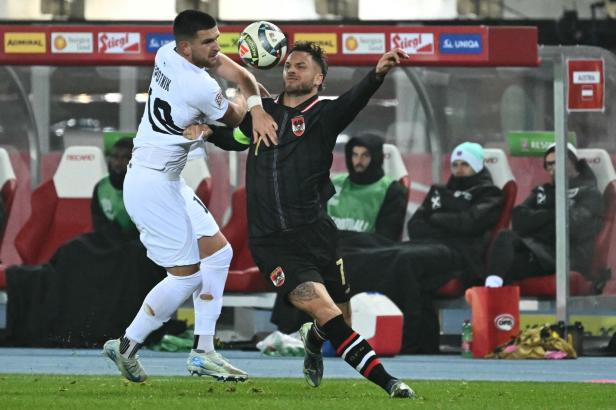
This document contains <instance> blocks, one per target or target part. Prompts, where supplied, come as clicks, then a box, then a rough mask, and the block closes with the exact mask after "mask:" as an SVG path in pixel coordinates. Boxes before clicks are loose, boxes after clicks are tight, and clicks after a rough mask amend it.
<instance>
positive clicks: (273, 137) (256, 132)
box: [250, 106, 278, 147]
mask: <svg viewBox="0 0 616 410" xmlns="http://www.w3.org/2000/svg"><path fill="white" fill-rule="evenodd" d="M250 114H251V116H252V138H253V142H254V143H255V144H256V143H258V141H259V140H262V141H263V143H264V144H265V145H266V146H268V147H269V146H270V144H274V145H277V144H278V133H277V131H278V124H276V121H274V119H273V118H272V116H271V115H269V114H268V113H266V112H265V110H264V109H263V107H261V106H255V107H253V108H252V109H251V110H250Z"/></svg>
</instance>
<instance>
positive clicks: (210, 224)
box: [180, 180, 220, 238]
mask: <svg viewBox="0 0 616 410" xmlns="http://www.w3.org/2000/svg"><path fill="white" fill-rule="evenodd" d="M180 187H181V188H180V192H181V194H182V198H183V199H184V203H185V205H186V212H188V216H189V217H190V221H191V223H192V226H193V230H194V231H195V234H196V235H197V237H198V238H200V237H202V236H214V235H215V234H216V233H217V232H218V231H219V230H220V228H219V227H218V224H217V223H216V221H215V220H214V217H213V216H212V213H211V212H210V210H209V209H208V208H207V207H206V206H205V204H204V203H203V201H201V199H199V197H198V196H197V195H196V194H195V192H194V191H193V190H192V189H191V188H190V187H189V186H188V185H186V183H185V182H184V181H183V180H182V181H180Z"/></svg>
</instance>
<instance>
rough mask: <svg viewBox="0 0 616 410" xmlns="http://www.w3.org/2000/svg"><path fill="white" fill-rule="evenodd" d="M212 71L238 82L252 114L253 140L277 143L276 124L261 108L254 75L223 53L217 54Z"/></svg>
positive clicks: (258, 90) (266, 143)
mask: <svg viewBox="0 0 616 410" xmlns="http://www.w3.org/2000/svg"><path fill="white" fill-rule="evenodd" d="M212 72H213V73H214V74H216V75H219V76H221V77H222V78H224V79H225V80H227V81H231V82H234V83H236V84H238V86H239V88H240V90H241V91H242V94H244V96H245V97H246V102H247V106H248V111H250V114H251V116H252V137H253V141H254V142H255V143H256V142H257V141H258V140H259V139H262V140H263V142H264V143H265V145H267V146H269V145H270V143H271V144H278V135H277V131H278V125H277V124H276V121H274V119H273V118H272V117H271V116H270V115H269V114H268V113H266V112H265V110H264V109H263V105H262V103H261V97H260V94H261V93H260V91H261V90H260V88H259V85H258V83H257V80H256V79H255V77H254V75H252V74H251V73H250V72H249V71H248V70H246V69H245V68H244V67H242V66H240V65H239V64H237V63H236V62H234V61H233V60H231V59H230V58H229V57H227V56H226V55H224V54H220V55H219V56H218V64H217V65H216V66H215V67H213V68H212ZM223 118H224V117H223Z"/></svg>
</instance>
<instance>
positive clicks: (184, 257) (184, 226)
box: [124, 163, 218, 268]
mask: <svg viewBox="0 0 616 410" xmlns="http://www.w3.org/2000/svg"><path fill="white" fill-rule="evenodd" d="M194 197H195V195H194V193H193V191H192V190H191V189H190V188H189V187H188V186H187V185H186V183H185V182H184V180H182V179H181V178H180V179H178V177H177V176H175V175H172V174H166V173H164V172H160V171H157V170H154V169H150V168H146V167H143V166H140V165H136V164H134V163H131V164H130V165H129V167H128V172H127V173H126V178H125V180H124V206H125V207H126V211H127V212H128V214H129V215H130V217H131V219H132V220H133V222H134V223H135V225H136V226H137V228H138V229H139V233H140V236H139V237H140V239H141V242H142V243H143V245H144V246H145V247H146V249H147V252H148V257H149V258H150V259H152V260H153V261H154V262H155V263H156V264H158V265H160V266H162V267H165V268H169V267H174V266H186V265H194V264H196V263H199V261H200V258H199V246H198V243H197V239H198V238H200V237H202V236H212V235H214V234H215V233H216V232H218V225H217V224H216V222H215V221H214V219H213V218H212V214H211V213H210V212H209V211H207V210H206V209H205V207H204V206H202V204H201V202H200V201H198V200H194V199H193V198H194ZM185 198H186V199H185ZM189 199H190V200H189Z"/></svg>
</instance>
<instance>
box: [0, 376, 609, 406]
mask: <svg viewBox="0 0 616 410" xmlns="http://www.w3.org/2000/svg"><path fill="white" fill-rule="evenodd" d="M410 385H411V386H412V387H413V388H414V389H415V391H417V393H418V394H419V396H420V398H419V399H417V400H403V399H397V400H392V399H389V398H388V397H387V395H386V394H385V392H384V391H382V390H381V389H380V388H378V387H376V386H374V385H372V384H371V383H369V382H366V381H364V380H340V379H336V380H327V379H325V380H324V381H323V385H321V387H319V388H317V389H313V388H311V387H309V386H308V385H307V384H306V383H305V381H304V380H303V379H252V380H248V381H247V382H245V383H219V382H216V381H213V380H210V379H208V378H198V377H152V378H150V379H149V380H148V381H147V382H146V383H142V384H134V383H129V382H127V381H124V380H123V379H121V378H120V377H115V376H104V377H103V376H47V375H8V374H5V375H0V408H2V409H38V410H48V409H55V408H59V409H89V408H99V409H116V408H117V409H149V410H155V409H182V410H188V409H200V410H203V409H212V410H222V409H242V410H253V409H268V410H271V409H290V410H297V409H311V410H324V409H372V410H377V409H382V408H388V409H389V408H421V409H501V408H502V409H508V410H511V409H593V410H597V409H614V408H616V385H609V384H591V383H529V382H524V383H522V382H461V381H410Z"/></svg>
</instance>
